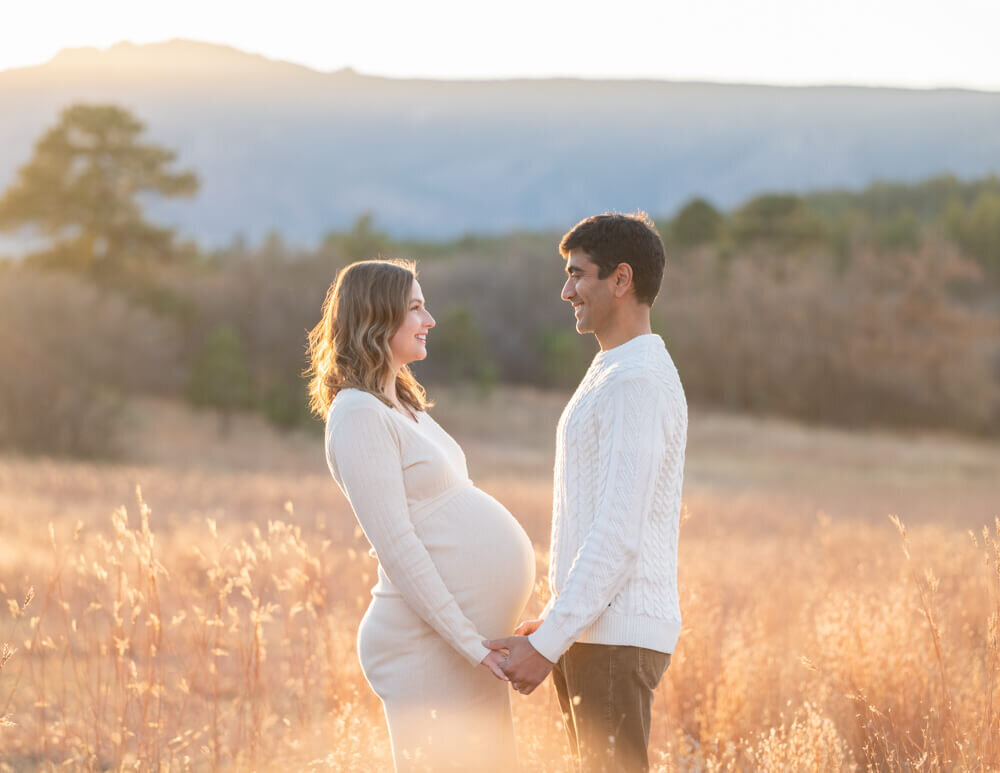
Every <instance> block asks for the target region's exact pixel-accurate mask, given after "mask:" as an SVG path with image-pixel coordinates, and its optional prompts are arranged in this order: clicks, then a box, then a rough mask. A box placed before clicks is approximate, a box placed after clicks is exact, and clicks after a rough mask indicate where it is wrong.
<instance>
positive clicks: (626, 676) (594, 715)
mask: <svg viewBox="0 0 1000 773" xmlns="http://www.w3.org/2000/svg"><path fill="white" fill-rule="evenodd" d="M669 665H670V655H668V654H666V653H664V652H655V651H654V650H648V649H644V648H643V647H630V646H619V645H609V644H581V643H577V644H574V645H573V646H572V647H570V648H569V649H568V650H566V652H565V654H564V655H563V656H562V657H561V658H559V662H558V663H556V665H555V667H554V668H553V669H552V681H553V683H554V684H555V688H556V694H557V695H558V696H559V706H560V708H561V709H562V715H563V724H564V725H565V726H566V732H567V734H568V735H569V745H570V750H571V751H572V752H573V755H574V756H575V757H576V760H577V764H578V765H579V768H580V770H581V771H583V773H636V771H641V772H642V773H645V771H648V770H649V751H648V750H649V729H650V722H651V718H652V711H653V690H655V689H656V686H657V685H658V684H659V683H660V679H661V678H663V673H664V672H665V671H666V670H667V667H668V666H669Z"/></svg>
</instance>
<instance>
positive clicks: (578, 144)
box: [0, 40, 1000, 245]
mask: <svg viewBox="0 0 1000 773" xmlns="http://www.w3.org/2000/svg"><path fill="white" fill-rule="evenodd" d="M74 102H114V103H117V104H119V105H122V106H124V107H126V108H128V109H130V110H132V111H133V112H134V113H135V114H136V115H137V116H138V117H139V118H141V119H142V120H143V121H144V122H145V123H146V124H147V127H148V133H147V134H148V137H149V138H150V139H151V140H152V141H155V142H158V143H161V144H164V145H166V146H168V147H170V148H172V149H174V150H176V151H177V153H178V166H179V167H181V168H193V169H195V170H196V171H197V172H198V173H199V175H200V176H201V179H202V189H201V191H200V193H199V194H198V197H197V198H196V199H193V200H186V201H171V202H150V213H151V216H152V217H153V218H154V219H157V220H159V221H161V222H167V223H171V224H174V225H177V226H178V227H179V228H180V229H181V231H182V232H183V233H184V234H186V235H188V236H193V237H195V238H197V239H198V240H199V241H200V242H202V243H203V244H205V245H218V244H222V243H226V242H228V241H229V240H230V239H231V238H232V237H233V236H234V235H235V234H237V233H241V234H243V235H244V236H246V237H247V238H249V239H251V240H257V239H260V238H261V237H262V236H263V235H265V234H266V233H268V232H269V231H272V230H278V231H280V232H281V233H282V234H283V235H284V236H285V237H286V238H288V239H290V240H291V241H293V242H298V243H304V244H312V243H315V242H316V241H318V240H319V239H320V238H321V237H322V236H323V234H325V233H326V232H328V231H330V230H332V229H343V228H345V227H348V226H349V225H350V224H351V223H352V222H353V221H354V220H355V218H357V217H358V216H359V215H360V214H362V213H364V212H371V213H373V214H374V216H375V222H376V225H377V226H378V227H380V228H384V229H386V230H388V231H389V232H391V233H393V234H395V235H397V236H414V237H421V238H445V237H453V236H456V235H458V234H461V233H464V232H469V231H476V232H485V233H489V232H502V231H506V230H509V229H514V228H531V229H536V228H552V229H557V230H558V229H565V228H567V227H569V226H570V225H572V224H573V223H575V222H576V221H577V220H578V219H580V218H581V217H585V216H587V215H589V214H593V213H595V212H598V211H604V210H619V211H629V210H633V209H636V208H641V209H645V210H647V211H649V212H650V213H651V214H654V215H661V216H662V215H669V214H671V213H672V212H673V211H675V210H676V209H677V208H678V207H679V206H680V205H681V204H683V203H684V202H685V201H686V200H688V199H689V198H691V197H693V196H695V195H698V196H703V197H706V198H708V199H710V200H712V201H713V202H714V203H716V204H717V205H718V206H721V207H731V206H734V205H736V204H738V203H740V202H741V201H743V200H745V199H746V198H748V197H749V196H751V195H753V194H755V193H758V192H761V191H807V190H815V189H821V188H845V187H846V188H858V187H863V186H865V185H867V184H868V183H869V182H871V181H872V180H875V179H889V180H897V181H915V180H918V179H922V178H926V177H929V176H932V175H936V174H941V173H953V174H956V175H958V176H959V177H965V178H969V177H979V176H982V175H985V174H988V173H990V172H994V173H996V172H998V171H1000V93H995V92H977V91H965V90H957V89H941V90H929V91H920V90H907V89H888V88H861V87H836V86H829V87H775V86H754V85H722V84H709V83H673V82H663V81H635V80H633V81H621V80H609V81H601V80H578V79H567V78H563V79H539V80H531V79H519V80H502V81H432V80H403V79H390V78H381V77H373V76H368V75H362V74H358V73H356V72H354V71H352V70H340V71H335V72H329V73H323V72H317V71H315V70H311V69H309V68H307V67H302V66H299V65H295V64H290V63H288V62H280V61H274V60H270V59H267V58H265V57H263V56H259V55H255V54H249V53H245V52H242V51H238V50H236V49H233V48H229V47H226V46H220V45H214V44H208V43H199V42H192V41H184V40H174V41H169V42H165V43H157V44H151V45H141V46H140V45H133V44H130V43H120V44H117V45H114V46H112V47H110V48H109V49H107V50H103V51H101V50H97V49H86V48H84V49H71V50H66V51H63V52H61V53H60V54H58V55H57V56H56V57H54V58H53V59H52V60H51V61H49V62H47V63H45V64H43V65H40V66H37V67H28V68H21V69H15V70H7V71H4V72H0V111H2V115H3V120H0V189H2V188H6V187H7V186H8V185H9V184H10V183H11V182H12V181H13V180H14V178H15V175H16V171H17V169H18V167H20V166H21V165H22V164H24V163H25V162H26V161H27V160H28V158H29V157H30V155H31V151H32V146H33V143H34V142H35V141H36V140H37V139H38V137H39V136H40V135H41V134H42V132H43V131H44V130H45V129H46V128H48V127H49V126H51V125H52V124H53V123H54V122H55V121H56V119H57V116H58V113H59V110H60V109H62V108H63V107H65V106H67V105H69V104H72V103H74Z"/></svg>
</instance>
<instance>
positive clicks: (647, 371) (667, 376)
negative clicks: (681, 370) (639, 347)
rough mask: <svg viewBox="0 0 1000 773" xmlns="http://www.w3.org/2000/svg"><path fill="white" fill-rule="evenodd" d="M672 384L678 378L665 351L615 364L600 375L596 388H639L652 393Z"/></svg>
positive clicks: (678, 379) (677, 381)
mask: <svg viewBox="0 0 1000 773" xmlns="http://www.w3.org/2000/svg"><path fill="white" fill-rule="evenodd" d="M674 382H676V383H677V384H679V383H680V376H679V374H678V373H677V368H676V367H675V366H674V361H673V360H672V359H671V358H670V355H669V354H667V352H666V350H662V349H661V350H660V351H659V352H656V351H655V350H654V351H653V352H651V354H650V356H649V357H648V358H645V359H642V360H627V361H624V362H616V363H614V364H613V365H611V366H609V367H608V368H607V370H606V371H605V372H604V373H603V374H602V378H601V379H600V381H599V383H598V384H597V386H599V387H600V388H601V389H605V390H614V389H620V388H626V387H632V386H641V387H646V388H649V389H651V390H653V391H659V390H662V389H666V388H669V387H670V386H671V385H672V384H673V383H674Z"/></svg>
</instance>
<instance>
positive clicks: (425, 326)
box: [389, 279, 435, 368]
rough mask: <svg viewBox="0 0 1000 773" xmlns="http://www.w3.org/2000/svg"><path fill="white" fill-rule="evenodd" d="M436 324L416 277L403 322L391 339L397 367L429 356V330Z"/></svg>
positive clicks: (390, 344) (390, 345)
mask: <svg viewBox="0 0 1000 773" xmlns="http://www.w3.org/2000/svg"><path fill="white" fill-rule="evenodd" d="M434 325H435V322H434V317H432V316H431V315H430V312H429V311H427V309H426V308H424V294H423V292H421V290H420V283H419V282H418V281H417V280H416V279H414V280H413V285H412V286H411V287H410V300H409V302H408V303H407V306H406V316H405V317H403V324H401V325H400V326H399V330H397V331H396V332H395V333H394V334H393V336H392V338H390V339H389V348H390V349H391V350H392V359H393V364H394V365H395V366H396V367H397V368H401V367H403V366H404V365H409V364H410V363H411V362H413V361H414V360H422V359H424V357H426V356H427V331H428V330H430V329H431V328H432V327H434Z"/></svg>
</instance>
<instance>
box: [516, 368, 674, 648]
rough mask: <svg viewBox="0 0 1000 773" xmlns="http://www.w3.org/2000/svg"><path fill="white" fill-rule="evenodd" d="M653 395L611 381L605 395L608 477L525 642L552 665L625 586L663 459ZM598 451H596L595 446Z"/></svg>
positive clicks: (637, 382)
mask: <svg viewBox="0 0 1000 773" xmlns="http://www.w3.org/2000/svg"><path fill="white" fill-rule="evenodd" d="M655 394H656V392H655V390H653V389H650V386H649V384H648V383H646V382H644V381H643V380H642V379H630V380H626V381H622V382H620V383H616V384H614V385H613V386H611V388H610V389H609V390H608V393H607V394H606V395H602V410H601V414H600V417H601V418H600V434H601V441H600V442H601V445H602V446H605V444H607V446H606V448H607V450H605V448H604V447H602V448H601V450H600V453H601V454H602V455H603V454H604V453H607V454H608V455H609V461H608V466H607V470H608V472H607V479H606V480H605V481H604V485H603V486H602V487H601V489H600V490H601V492H602V493H601V496H600V501H599V502H596V503H593V504H591V503H588V502H582V503H578V505H579V506H582V507H589V506H594V507H596V512H595V514H594V521H593V525H592V527H591V529H590V531H589V533H588V534H587V536H586V538H585V539H584V541H583V544H582V546H581V547H580V550H579V552H578V553H577V554H576V557H575V558H574V559H573V564H572V566H571V567H570V569H569V574H568V575H567V577H566V581H565V583H564V586H563V588H562V591H561V592H560V594H559V596H558V597H557V598H556V599H555V600H554V601H553V602H552V603H551V606H550V607H549V608H548V614H547V615H546V617H545V621H544V622H543V623H542V624H541V626H539V628H538V630H537V631H535V633H533V634H531V636H530V637H529V641H530V642H531V644H532V646H533V647H534V648H535V649H536V650H538V652H540V653H541V654H542V655H544V656H545V657H546V658H547V659H548V660H550V661H552V662H553V663H554V662H556V661H557V660H558V659H559V657H560V656H561V655H562V654H563V653H564V652H565V651H566V650H567V649H569V647H570V646H571V645H572V644H573V642H575V641H576V640H577V639H578V638H579V637H580V635H581V634H582V633H583V632H584V631H585V630H586V629H587V628H589V627H590V625H591V624H592V623H593V622H594V621H595V620H597V618H598V617H599V616H600V615H601V614H602V613H603V612H604V611H605V610H606V609H607V608H608V606H609V605H610V604H611V601H612V600H613V599H614V597H615V596H616V595H617V594H618V592H619V591H620V590H621V589H622V588H623V587H624V585H625V583H626V581H627V580H628V577H629V572H630V571H631V569H632V567H633V565H634V563H635V561H636V558H637V557H638V555H639V546H640V544H641V542H642V532H643V527H644V526H645V524H646V521H647V519H648V515H649V511H650V509H651V507H652V502H653V497H654V494H655V488H656V478H657V475H658V474H659V469H660V465H661V464H662V461H663V454H664V445H665V442H664V437H663V429H662V423H661V417H660V411H661V410H662V407H661V405H660V401H658V400H657V399H655V397H654V395H655ZM594 451H595V452H597V449H594Z"/></svg>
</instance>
